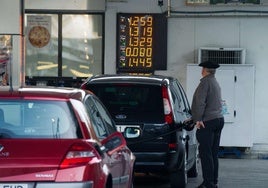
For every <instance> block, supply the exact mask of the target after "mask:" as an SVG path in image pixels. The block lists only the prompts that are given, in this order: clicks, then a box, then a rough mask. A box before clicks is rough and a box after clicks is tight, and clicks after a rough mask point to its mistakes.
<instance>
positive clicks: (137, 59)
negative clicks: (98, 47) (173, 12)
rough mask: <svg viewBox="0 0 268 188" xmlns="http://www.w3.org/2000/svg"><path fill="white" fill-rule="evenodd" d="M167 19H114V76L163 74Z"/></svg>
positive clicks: (120, 16) (129, 16)
mask: <svg viewBox="0 0 268 188" xmlns="http://www.w3.org/2000/svg"><path fill="white" fill-rule="evenodd" d="M166 67H167V18H166V16H165V15H164V14H130V13H119V14H118V15H117V72H118V73H120V72H130V73H131V72H135V73H146V72H153V71H154V70H166Z"/></svg>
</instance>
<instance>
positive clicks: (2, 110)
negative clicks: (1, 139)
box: [0, 100, 78, 138]
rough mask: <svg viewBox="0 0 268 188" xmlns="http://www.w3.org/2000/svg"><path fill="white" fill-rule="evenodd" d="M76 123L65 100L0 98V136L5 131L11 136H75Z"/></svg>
mask: <svg viewBox="0 0 268 188" xmlns="http://www.w3.org/2000/svg"><path fill="white" fill-rule="evenodd" d="M77 127H78V126H77V121H75V120H74V116H73V113H71V111H70V108H69V105H68V104H67V103H66V102H63V101H50V100H45V101H42V100H0V129H1V131H0V136H1V133H4V134H6V135H9V137H10V138H77V135H76V133H77V130H76V129H77ZM2 136H3V135H2Z"/></svg>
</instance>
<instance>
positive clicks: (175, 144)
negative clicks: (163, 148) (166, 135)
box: [168, 143, 177, 150]
mask: <svg viewBox="0 0 268 188" xmlns="http://www.w3.org/2000/svg"><path fill="white" fill-rule="evenodd" d="M168 147H169V149H170V150H177V143H169V144H168Z"/></svg>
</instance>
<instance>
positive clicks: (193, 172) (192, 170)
mask: <svg viewBox="0 0 268 188" xmlns="http://www.w3.org/2000/svg"><path fill="white" fill-rule="evenodd" d="M187 175H188V177H189V178H196V177H197V176H198V169H197V162H196V161H195V163H194V165H193V166H192V167H191V168H190V169H189V171H188V173H187Z"/></svg>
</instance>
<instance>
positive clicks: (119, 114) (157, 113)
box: [89, 84, 164, 123]
mask: <svg viewBox="0 0 268 188" xmlns="http://www.w3.org/2000/svg"><path fill="white" fill-rule="evenodd" d="M89 89H90V90H91V91H93V92H94V93H95V94H96V95H97V96H98V97H99V98H100V99H101V101H102V102H103V104H104V105H105V106H106V108H107V109H108V111H109V112H110V114H111V115H112V117H113V118H114V120H115V122H117V123H118V122H135V121H139V122H144V123H150V122H151V121H154V122H156V121H157V122H159V123H163V122H164V115H163V114H164V113H163V99H162V92H161V87H160V86H155V85H145V84H92V85H90V86H89Z"/></svg>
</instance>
